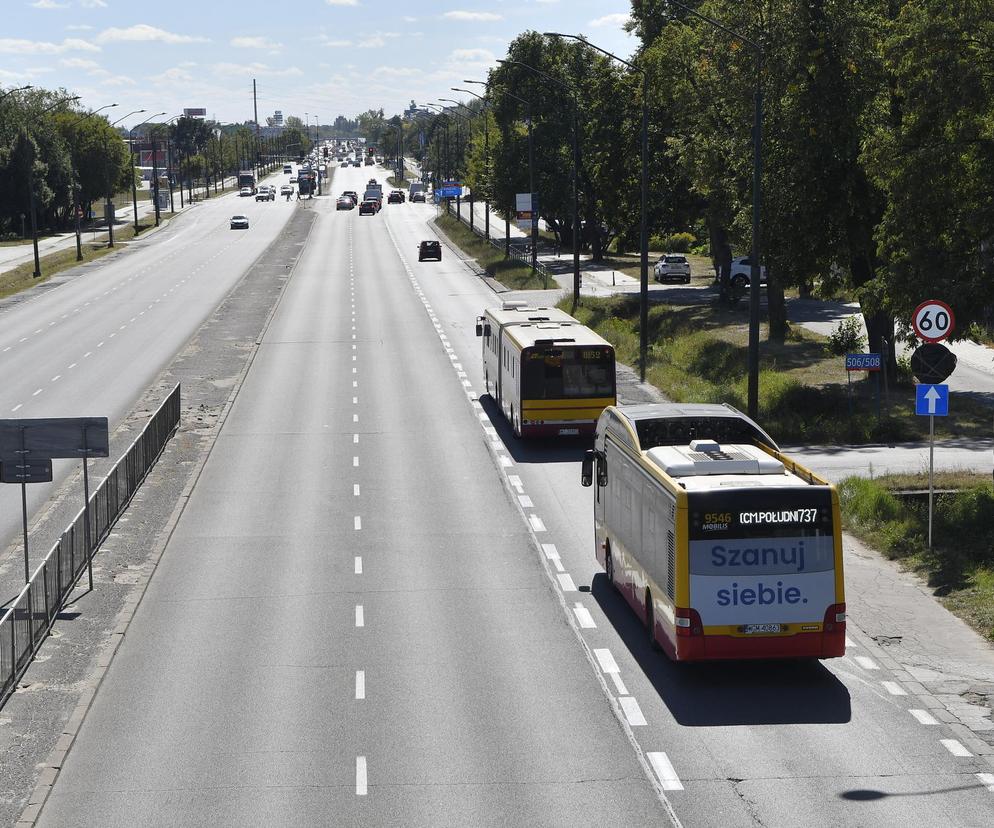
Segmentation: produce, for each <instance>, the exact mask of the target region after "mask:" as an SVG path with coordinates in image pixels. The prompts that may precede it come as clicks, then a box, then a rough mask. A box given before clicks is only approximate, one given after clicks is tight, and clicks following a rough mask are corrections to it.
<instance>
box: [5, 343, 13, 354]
mask: <svg viewBox="0 0 994 828" xmlns="http://www.w3.org/2000/svg"><path fill="white" fill-rule="evenodd" d="M12 347H13V346H12V345H8V346H7V347H6V348H4V349H3V352H4V353H7V351H9V350H10V349H11V348H12Z"/></svg>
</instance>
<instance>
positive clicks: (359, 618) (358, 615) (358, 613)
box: [355, 604, 366, 627]
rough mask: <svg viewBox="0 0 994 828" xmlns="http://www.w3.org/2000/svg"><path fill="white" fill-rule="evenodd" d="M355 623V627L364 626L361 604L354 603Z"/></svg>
mask: <svg viewBox="0 0 994 828" xmlns="http://www.w3.org/2000/svg"><path fill="white" fill-rule="evenodd" d="M355 625H356V626H357V627H365V626H366V619H365V617H364V614H363V611H362V604H356V605H355Z"/></svg>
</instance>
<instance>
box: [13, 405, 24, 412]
mask: <svg viewBox="0 0 994 828" xmlns="http://www.w3.org/2000/svg"><path fill="white" fill-rule="evenodd" d="M22 405H24V403H18V404H17V405H15V406H14V407H13V408H12V409H10V411H11V413H13V412H15V411H17V409H18V408H20V407H21V406H22Z"/></svg>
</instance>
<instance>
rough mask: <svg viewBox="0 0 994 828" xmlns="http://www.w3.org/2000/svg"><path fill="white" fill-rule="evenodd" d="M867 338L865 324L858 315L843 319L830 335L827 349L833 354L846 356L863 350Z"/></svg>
mask: <svg viewBox="0 0 994 828" xmlns="http://www.w3.org/2000/svg"><path fill="white" fill-rule="evenodd" d="M865 345H866V340H865V339H864V338H863V325H862V323H861V322H860V319H859V317H858V316H849V317H847V318H846V319H843V320H842V321H841V322H840V323H839V324H838V327H836V329H835V330H834V331H832V332H831V333H830V334H829V335H828V344H827V345H826V346H825V350H827V351H828V353H830V354H832V355H833V356H845V355H846V354H853V353H858V352H860V351H862V350H863V347H864V346H865Z"/></svg>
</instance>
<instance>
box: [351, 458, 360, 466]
mask: <svg viewBox="0 0 994 828" xmlns="http://www.w3.org/2000/svg"><path fill="white" fill-rule="evenodd" d="M358 465H359V458H358V457H353V458H352V467H353V468H355V467H356V466H358Z"/></svg>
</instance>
